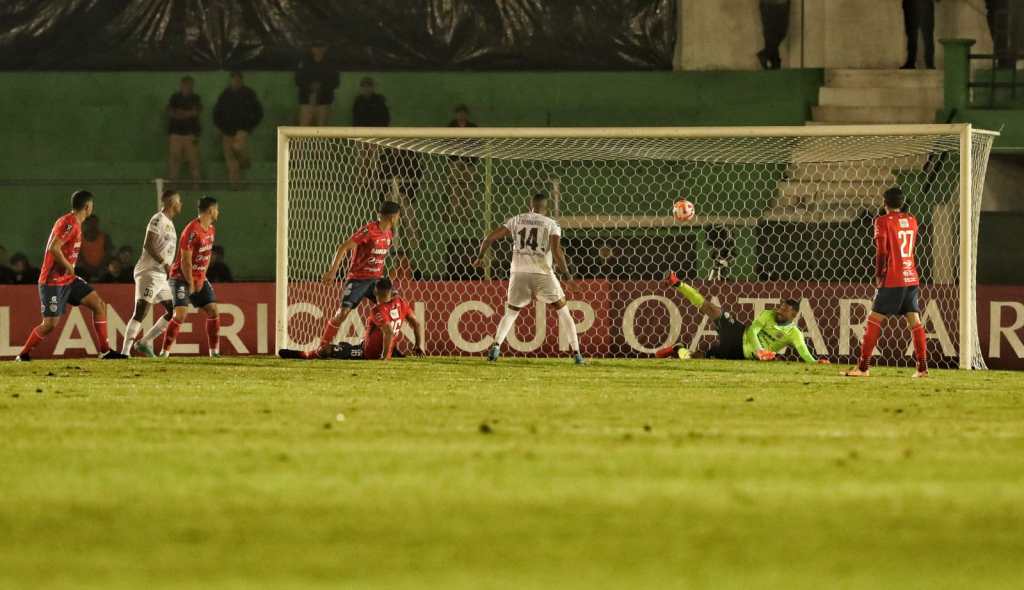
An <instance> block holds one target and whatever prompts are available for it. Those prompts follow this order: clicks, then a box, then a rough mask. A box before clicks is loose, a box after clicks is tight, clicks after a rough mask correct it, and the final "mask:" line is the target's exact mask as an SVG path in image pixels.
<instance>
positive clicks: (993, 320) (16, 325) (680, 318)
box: [0, 280, 1024, 369]
mask: <svg viewBox="0 0 1024 590" xmlns="http://www.w3.org/2000/svg"><path fill="white" fill-rule="evenodd" d="M625 283H626V282H625V281H609V280H590V281H577V282H575V283H570V284H568V285H567V291H568V296H569V299H570V306H571V309H572V310H573V314H574V317H575V318H576V322H577V324H578V326H579V330H580V340H581V346H582V349H583V351H584V352H585V353H586V354H587V355H588V356H593V357H602V356H611V354H612V353H613V352H614V351H621V350H629V351H630V354H629V355H628V356H646V355H649V354H650V353H651V352H653V350H654V349H655V348H657V347H659V346H662V345H665V344H667V343H669V342H674V341H675V340H676V339H678V338H680V336H681V337H682V341H683V343H684V344H686V345H687V346H690V347H691V348H692V349H697V348H700V347H701V346H703V345H706V344H707V343H708V342H709V341H710V340H712V339H713V338H714V337H715V336H716V334H715V331H714V325H713V324H712V323H710V322H708V321H707V320H706V319H704V318H702V317H700V316H698V314H696V313H695V312H694V311H693V309H692V308H691V307H690V306H689V305H688V304H687V303H685V302H684V301H682V300H681V299H680V298H679V297H678V296H676V295H675V293H674V292H673V291H672V290H671V289H669V288H668V287H667V286H665V285H664V284H663V283H659V282H655V281H640V282H636V281H629V282H628V283H629V284H628V285H626V284H625ZM815 286H820V285H816V284H811V283H793V282H787V283H750V284H748V285H745V288H744V289H741V290H734V291H733V292H735V291H742V292H748V293H749V292H757V293H763V294H764V297H763V298H750V297H739V298H737V297H735V296H733V297H722V298H721V299H717V300H718V301H719V302H720V303H721V304H722V305H724V306H726V307H727V308H729V309H731V310H732V311H733V312H734V313H735V315H737V316H738V317H740V318H741V319H749V318H751V317H753V316H754V314H755V313H756V312H758V311H760V310H761V309H763V308H764V307H765V306H767V305H771V304H772V303H774V302H775V301H778V297H779V296H782V295H786V296H791V295H799V294H800V292H801V291H805V290H806V291H810V292H814V293H822V292H825V293H828V295H827V296H824V297H822V296H817V297H813V296H812V297H810V298H808V299H805V300H804V302H803V305H802V307H801V315H800V318H799V319H798V322H799V323H800V326H801V328H802V329H803V330H804V333H805V334H806V336H807V339H808V346H809V347H810V349H811V350H812V351H813V352H814V353H816V354H818V355H823V356H828V357H829V358H831V359H832V360H833V361H835V362H852V360H853V356H852V355H854V354H856V353H857V350H858V346H859V344H858V342H859V340H860V337H861V334H862V330H863V322H864V318H865V313H866V310H867V308H868V306H869V305H870V300H871V293H870V292H867V291H865V288H864V287H863V286H862V285H850V286H848V287H843V286H839V287H837V286H835V285H833V287H834V288H832V289H826V290H823V289H814V288H813V287H815ZM399 287H400V291H401V295H402V296H403V297H405V298H406V299H407V300H408V301H410V302H411V303H412V305H413V308H414V311H415V313H416V315H417V316H418V317H419V318H421V319H422V320H424V322H425V326H426V332H427V350H428V353H429V354H431V355H474V354H483V351H484V350H485V349H486V348H487V346H488V345H489V344H490V338H491V332H492V331H493V328H494V326H495V325H496V324H497V321H498V319H499V317H500V313H501V306H502V305H503V303H504V292H505V287H506V285H505V283H504V282H503V281H462V282H460V283H459V289H454V288H452V287H453V285H451V284H450V283H448V282H443V281H407V282H404V283H399ZM96 289H97V291H99V293H100V294H101V295H102V296H103V298H104V299H105V300H106V301H107V302H108V304H109V305H110V313H109V337H110V339H111V342H110V344H111V345H114V344H116V342H120V340H121V338H122V337H123V333H124V328H125V324H126V323H127V321H128V319H129V316H130V313H131V309H132V306H133V301H132V298H133V297H134V293H133V287H132V286H131V285H106V284H101V285H96ZM704 289H705V291H706V293H707V294H708V295H709V296H711V298H712V300H716V299H715V298H714V285H713V284H708V285H705V286H704ZM216 290H217V298H218V299H219V301H220V304H219V305H220V311H221V314H222V320H221V321H222V324H223V327H222V329H221V351H222V352H223V353H224V354H228V355H235V354H243V355H260V354H272V353H273V352H274V350H275V343H274V325H275V317H274V284H273V283H230V284H221V285H217V286H216ZM428 293H429V294H430V296H429V297H425V295H426V294H428ZM638 293H639V295H638ZM576 294H582V295H583V296H584V297H583V298H575V297H574V296H575V295H576ZM943 296H944V294H943V288H942V287H934V286H933V287H926V288H925V289H924V293H923V298H922V299H923V302H924V303H923V305H924V308H923V320H924V322H925V326H926V330H927V333H928V337H929V350H930V352H931V354H932V355H933V360H938V357H939V356H946V357H954V356H955V355H956V347H955V345H954V342H955V338H956V330H957V321H956V318H955V317H946V316H945V315H944V314H943V313H942V312H941V311H940V310H941V309H942V308H943V306H941V305H938V304H937V301H938V299H939V298H941V297H943ZM427 302H429V306H430V307H428V303H427ZM290 309H291V311H290V313H292V314H300V313H301V314H311V315H312V316H314V318H315V319H317V320H320V319H321V318H323V316H324V314H325V313H330V311H331V310H324V309H321V308H320V307H318V306H317V305H315V304H312V303H308V302H295V303H293V304H292V305H291V308H290ZM71 310H72V311H71V312H70V313H69V314H68V315H67V316H66V317H65V318H64V320H63V321H62V323H61V325H60V326H59V327H58V329H57V330H56V331H55V332H54V334H52V335H51V336H50V338H48V339H47V340H46V342H44V343H43V344H41V345H40V346H39V347H38V349H37V351H36V356H38V357H39V358H46V357H50V356H54V357H69V358H72V357H83V356H87V355H93V354H95V353H96V344H95V336H94V335H93V333H92V330H91V326H90V322H89V320H88V318H87V316H86V315H84V314H83V313H82V311H81V310H79V309H78V308H71ZM360 311H362V312H363V313H361V314H358V315H352V316H350V317H349V320H348V321H347V323H346V324H345V325H344V326H342V329H341V331H340V334H339V338H346V339H350V340H354V339H358V338H360V337H361V336H362V333H363V329H364V325H363V322H364V319H363V318H364V317H365V311H366V308H365V307H363V308H362V309H361V310H360ZM978 318H979V332H980V336H981V345H982V350H983V352H984V354H985V358H986V361H987V362H988V366H989V367H991V368H998V369H1024V342H1022V339H1024V289H1022V288H1020V287H1004V286H984V285H983V286H979V288H978ZM38 321H39V307H38V297H37V291H36V287H35V286H33V285H24V286H21V285H19V286H9V287H4V288H2V289H0V357H3V358H11V357H13V356H14V355H15V354H17V352H18V348H19V347H20V345H21V343H22V340H23V339H24V338H25V336H26V335H27V334H28V333H29V330H31V328H32V326H33V325H35V324H36V323H37V322H38ZM151 321H152V318H147V320H146V325H145V327H146V328H148V327H149V325H151ZM203 321H204V316H203V315H202V314H193V315H190V316H189V319H188V321H187V322H186V323H185V324H184V325H183V326H182V333H181V336H180V337H179V339H178V343H177V345H176V348H175V350H174V352H175V353H176V354H185V355H189V354H204V353H205V352H206V343H205V336H204V331H203V328H202V324H201V322H203ZM196 322H200V323H196ZM404 329H405V330H408V326H406V327H405V328H404ZM887 332H891V333H895V335H897V336H898V337H895V338H890V339H887V341H890V342H892V343H898V345H899V346H900V347H901V348H902V347H903V346H906V347H907V348H906V349H905V350H882V351H881V353H882V354H883V355H886V356H896V355H909V354H911V350H910V348H909V346H910V338H909V335H907V337H905V338H904V337H903V336H904V332H905V327H904V326H903V325H902V322H898V321H897V320H892V321H891V323H890V324H889V325H888V326H887ZM411 335H412V334H411V333H407V334H406V336H407V337H409V336H411ZM115 341H116V342H115ZM297 344H303V343H301V342H299V343H297ZM306 344H307V345H310V346H311V345H312V343H306ZM509 345H510V346H511V347H513V348H514V349H515V350H516V351H517V352H519V353H520V354H525V355H528V356H529V355H536V356H551V355H556V354H559V352H561V351H564V350H566V349H567V347H566V344H565V341H564V339H563V338H561V335H560V334H559V333H558V327H557V322H556V319H555V314H554V313H553V312H552V311H550V310H547V309H545V306H543V305H537V306H534V307H532V308H528V309H527V310H525V311H524V315H523V317H522V319H521V321H520V322H519V325H518V327H517V332H516V333H515V334H513V335H512V336H511V337H510V338H509ZM618 356H625V355H622V354H618ZM787 358H790V359H792V358H793V357H792V354H791V353H790V354H789V355H788V356H787Z"/></svg>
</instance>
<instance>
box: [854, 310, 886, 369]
mask: <svg viewBox="0 0 1024 590" xmlns="http://www.w3.org/2000/svg"><path fill="white" fill-rule="evenodd" d="M881 335H882V324H881V323H879V322H877V321H875V320H874V319H872V318H870V317H869V318H868V326H867V329H866V330H864V341H863V342H861V345H860V362H859V363H858V364H857V368H858V369H860V370H861V371H867V370H868V367H870V366H871V355H872V354H873V353H874V352H875V345H876V344H878V338H879V337H880V336H881Z"/></svg>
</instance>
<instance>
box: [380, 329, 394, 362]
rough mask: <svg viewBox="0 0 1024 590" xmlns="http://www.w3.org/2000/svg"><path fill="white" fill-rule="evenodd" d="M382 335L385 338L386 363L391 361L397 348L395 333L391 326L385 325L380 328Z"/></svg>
mask: <svg viewBox="0 0 1024 590" xmlns="http://www.w3.org/2000/svg"><path fill="white" fill-rule="evenodd" d="M380 333H381V335H382V336H383V337H384V359H383V360H386V361H390V360H391V353H392V349H393V348H394V346H395V331H394V330H393V329H392V328H391V324H387V323H385V324H383V325H381V327H380Z"/></svg>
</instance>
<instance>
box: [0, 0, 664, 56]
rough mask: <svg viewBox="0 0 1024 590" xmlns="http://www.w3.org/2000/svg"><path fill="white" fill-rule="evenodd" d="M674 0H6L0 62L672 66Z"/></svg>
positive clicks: (0, 8)
mask: <svg viewBox="0 0 1024 590" xmlns="http://www.w3.org/2000/svg"><path fill="white" fill-rule="evenodd" d="M675 10H676V9H675V0H372V1H371V0H366V1H354V0H350V1H336V2H327V1H301V2H300V1H296V0H292V1H289V0H133V1H131V2H125V1H115V0H4V1H3V2H0V69H7V70H32V69H51V70H125V69H197V68H205V69H230V68H250V69H290V68H293V67H294V66H295V63H296V60H297V58H298V56H299V54H300V52H301V51H302V49H303V48H304V47H306V46H307V45H308V44H309V43H310V42H312V41H313V40H316V39H322V40H324V41H326V42H327V43H328V45H329V46H330V53H329V59H330V60H331V61H333V62H334V63H336V64H337V65H338V66H339V67H340V68H344V69H365V70H384V69H406V70H408V69H437V70H452V69H480V70H501V69H536V70H541V69H604V70H638V69H639V70H647V69H671V67H672V55H673V48H674V46H675V41H676V32H675V31H676V17H675Z"/></svg>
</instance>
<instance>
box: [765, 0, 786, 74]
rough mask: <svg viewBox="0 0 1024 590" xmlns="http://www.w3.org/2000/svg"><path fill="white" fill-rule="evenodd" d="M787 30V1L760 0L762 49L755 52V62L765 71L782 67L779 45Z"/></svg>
mask: <svg viewBox="0 0 1024 590" xmlns="http://www.w3.org/2000/svg"><path fill="white" fill-rule="evenodd" d="M788 30H789V0H761V31H762V33H763V35H764V49H762V50H761V51H758V52H757V60H758V61H759V62H761V68H762V69H765V70H777V69H779V68H781V67H782V56H781V55H779V45H782V40H783V39H785V38H786V33H787V32H788Z"/></svg>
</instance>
